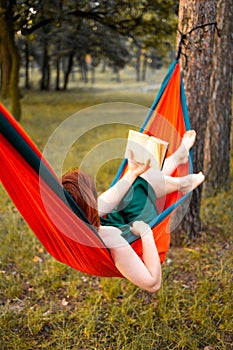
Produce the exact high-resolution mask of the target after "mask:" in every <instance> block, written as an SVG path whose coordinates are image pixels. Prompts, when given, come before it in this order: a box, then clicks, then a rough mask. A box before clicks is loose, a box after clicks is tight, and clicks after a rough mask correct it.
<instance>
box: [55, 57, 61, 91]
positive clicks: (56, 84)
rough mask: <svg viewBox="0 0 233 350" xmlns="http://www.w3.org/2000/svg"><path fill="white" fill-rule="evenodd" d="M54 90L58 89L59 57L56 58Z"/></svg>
mask: <svg viewBox="0 0 233 350" xmlns="http://www.w3.org/2000/svg"><path fill="white" fill-rule="evenodd" d="M55 90H56V91H59V90H60V57H57V59H56V81H55Z"/></svg>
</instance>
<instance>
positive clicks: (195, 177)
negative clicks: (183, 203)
mask: <svg viewBox="0 0 233 350" xmlns="http://www.w3.org/2000/svg"><path fill="white" fill-rule="evenodd" d="M140 176H141V177H143V178H144V179H145V180H146V181H147V182H149V184H150V185H151V186H152V187H153V189H154V191H155V193H156V196H157V198H161V197H163V196H165V195H167V194H169V193H172V192H176V191H180V192H182V193H183V194H186V193H188V192H191V191H192V190H194V189H195V188H196V187H198V186H199V185H200V184H201V183H202V182H203V181H204V179H205V177H204V175H203V174H202V173H201V172H200V173H198V174H189V175H186V176H183V177H172V176H168V175H164V174H163V173H162V172H161V171H158V170H155V169H153V168H150V169H149V170H147V171H146V172H145V173H143V174H142V175H140Z"/></svg>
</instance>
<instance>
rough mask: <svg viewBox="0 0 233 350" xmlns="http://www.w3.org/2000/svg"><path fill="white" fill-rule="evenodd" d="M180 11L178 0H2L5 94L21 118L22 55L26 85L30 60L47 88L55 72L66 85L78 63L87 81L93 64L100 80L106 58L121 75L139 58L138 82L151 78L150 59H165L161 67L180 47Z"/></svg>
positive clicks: (0, 46)
mask: <svg viewBox="0 0 233 350" xmlns="http://www.w3.org/2000/svg"><path fill="white" fill-rule="evenodd" d="M177 11H178V1H177V0H165V1H162V0H143V1H141V0H140V1H139V0H134V1H133V2H132V1H129V0H108V1H106V0H99V1H84V0H81V1H74V0H52V1H49V2H48V1H45V0H42V1H38V0H28V1H22V0H6V1H4V0H0V21H1V22H0V25H1V28H4V31H3V30H1V34H0V35H1V37H0V59H1V93H2V97H3V98H6V97H8V96H10V98H11V100H12V108H11V109H12V113H13V115H14V116H15V117H16V118H17V119H19V118H20V102H19V90H18V80H19V68H20V56H21V65H24V67H25V87H26V88H30V76H29V65H30V64H36V65H37V66H38V67H39V68H40V72H41V83H40V88H41V90H47V89H50V86H51V70H55V71H56V83H55V88H56V89H57V90H60V89H66V88H67V85H68V82H69V76H70V74H71V72H72V68H73V67H74V65H77V64H78V65H79V67H80V70H81V76H82V79H83V80H84V81H87V79H88V76H87V68H88V65H89V69H90V71H91V73H92V75H91V79H92V81H93V82H94V80H95V75H94V72H95V67H96V66H98V65H99V64H100V63H101V62H105V64H107V65H111V67H112V68H113V70H114V72H115V73H116V74H117V73H118V72H119V69H121V68H124V67H125V65H126V64H128V63H129V62H131V63H132V62H134V63H135V69H136V73H137V80H138V81H139V80H141V79H145V72H146V67H147V63H148V61H149V62H150V63H153V64H154V66H156V65H155V61H156V60H158V58H159V65H160V64H161V62H162V57H165V56H166V54H167V52H172V51H174V46H175V45H174V43H175V35H176V26H177ZM9 42H10V44H9ZM19 53H20V55H19ZM6 56H7V57H8V58H7V59H6ZM87 57H89V60H88V62H87ZM142 57H143V63H144V64H143V69H142V72H141V71H140V67H141V65H142V62H141V59H142ZM61 71H62V73H63V75H61ZM117 76H118V80H119V75H117ZM61 77H63V80H62V78H61Z"/></svg>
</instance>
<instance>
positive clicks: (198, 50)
mask: <svg viewBox="0 0 233 350" xmlns="http://www.w3.org/2000/svg"><path fill="white" fill-rule="evenodd" d="M215 19H216V11H215V1H214V0H208V1H201V0H181V1H180V7H179V29H180V30H181V32H182V33H188V32H190V30H191V29H192V28H194V27H197V26H200V25H204V24H206V23H212V22H215ZM214 31H215V27H214V26H213V25H208V26H205V27H203V28H197V29H195V30H193V31H192V32H191V33H190V34H187V37H186V45H187V46H183V48H182V52H183V53H184V54H185V55H186V58H182V68H183V77H184V83H185V89H186V97H187V105H188V109H189V116H190V121H191V127H192V128H193V129H195V130H196V131H197V140H196V144H195V147H194V150H193V151H194V152H193V162H194V172H199V171H201V170H203V166H204V140H205V134H206V126H207V120H208V105H209V96H210V76H211V70H212V66H211V63H212V56H213V43H214ZM201 195H202V187H201V186H200V187H198V188H197V189H196V190H195V191H193V195H192V200H191V203H190V206H189V210H188V212H187V214H186V216H185V218H184V220H183V221H182V224H181V229H182V230H183V231H185V232H186V233H188V235H189V237H190V238H193V237H195V236H196V234H197V233H198V232H200V231H201V220H200V205H201Z"/></svg>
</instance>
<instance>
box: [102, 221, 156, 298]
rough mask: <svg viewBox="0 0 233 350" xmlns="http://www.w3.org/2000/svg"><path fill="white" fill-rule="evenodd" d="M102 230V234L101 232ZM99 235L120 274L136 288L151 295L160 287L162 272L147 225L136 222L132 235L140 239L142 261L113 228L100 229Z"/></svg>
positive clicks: (118, 231) (117, 230)
mask: <svg viewBox="0 0 233 350" xmlns="http://www.w3.org/2000/svg"><path fill="white" fill-rule="evenodd" d="M102 229H103V231H102V233H101V230H102ZM101 230H100V234H101V236H102V238H103V240H104V242H105V243H106V245H107V246H108V247H109V248H110V251H111V255H112V257H113V260H114V262H115V265H116V267H117V268H118V270H119V271H120V272H121V274H122V275H123V276H124V277H125V278H127V279H128V280H129V281H131V282H132V283H134V284H135V285H137V286H138V287H140V288H142V289H145V290H147V291H149V292H151V293H153V292H156V291H157V290H158V289H159V288H160V286H161V279H162V277H161V276H162V272H161V263H160V259H159V254H158V251H157V248H156V245H155V242H154V238H153V233H152V231H151V229H150V227H149V225H147V224H145V223H144V222H142V221H137V222H135V223H134V225H133V229H132V231H133V233H135V234H136V235H140V236H141V239H142V249H143V261H142V260H141V259H140V258H139V256H138V255H137V254H136V253H135V251H134V250H133V249H132V247H131V246H130V245H129V244H128V243H127V242H126V241H125V239H124V238H123V237H122V236H121V235H120V233H121V231H120V230H119V229H117V228H115V227H101Z"/></svg>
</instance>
